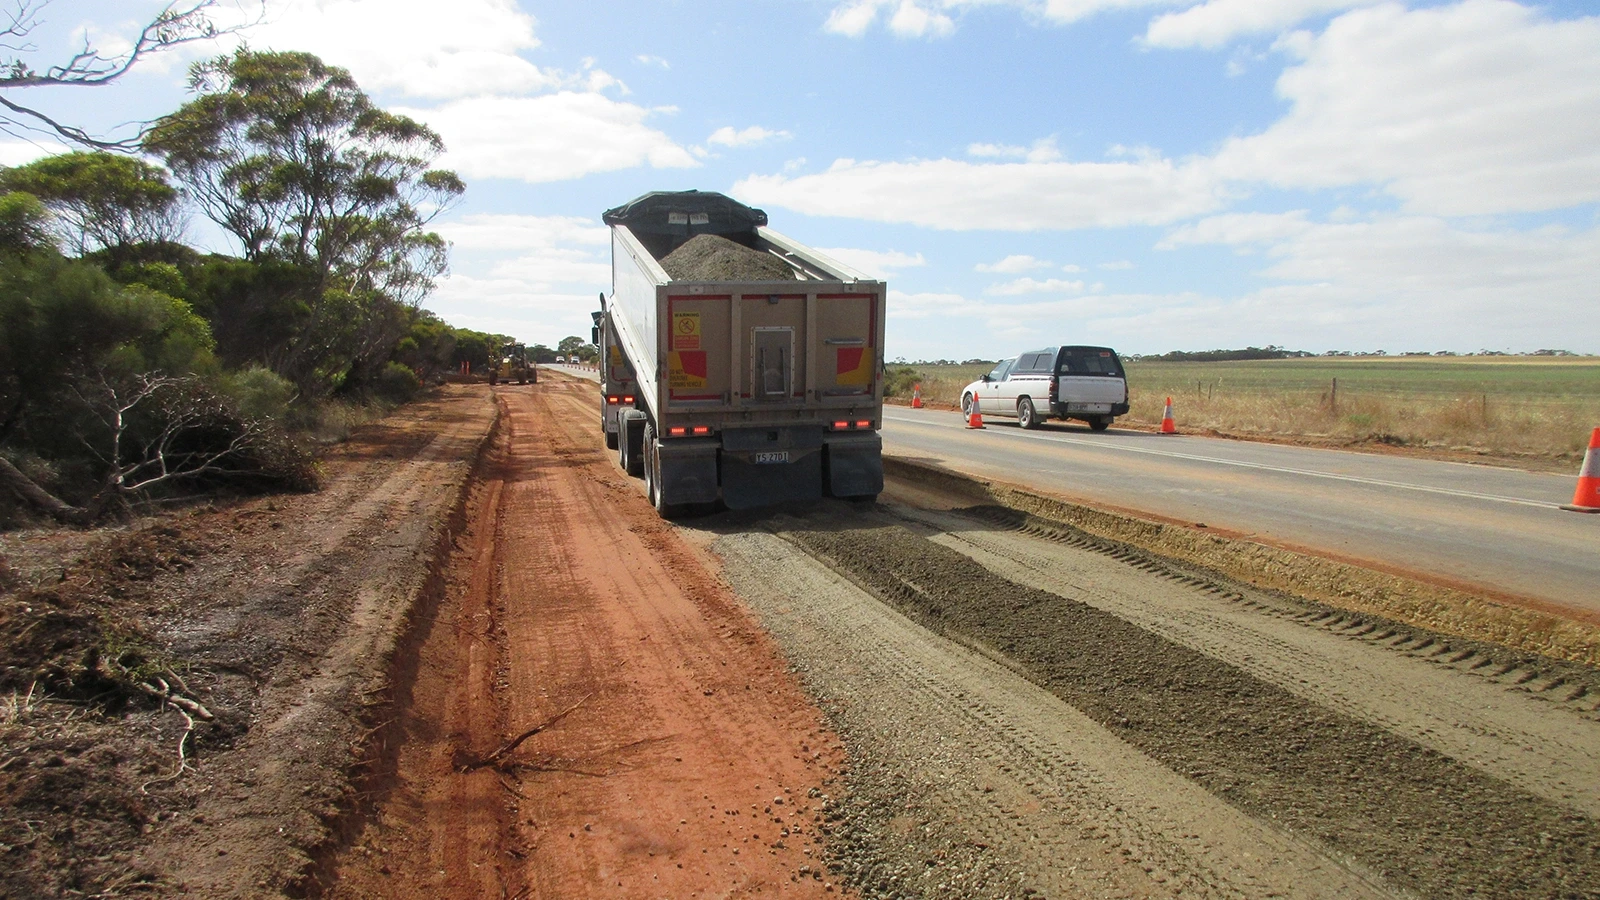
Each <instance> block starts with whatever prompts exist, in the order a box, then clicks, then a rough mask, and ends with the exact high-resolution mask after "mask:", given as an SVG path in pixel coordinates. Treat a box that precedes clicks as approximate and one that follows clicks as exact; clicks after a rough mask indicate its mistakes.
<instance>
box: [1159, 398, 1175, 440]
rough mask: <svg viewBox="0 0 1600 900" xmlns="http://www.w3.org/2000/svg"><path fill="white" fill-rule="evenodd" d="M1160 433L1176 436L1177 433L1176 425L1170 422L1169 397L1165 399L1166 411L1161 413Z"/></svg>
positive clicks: (1170, 399) (1170, 402) (1170, 404)
mask: <svg viewBox="0 0 1600 900" xmlns="http://www.w3.org/2000/svg"><path fill="white" fill-rule="evenodd" d="M1161 433H1162V434H1177V433H1178V426H1177V423H1175V422H1173V421H1172V398H1171V397H1168V398H1167V408H1166V411H1164V412H1162V413H1161Z"/></svg>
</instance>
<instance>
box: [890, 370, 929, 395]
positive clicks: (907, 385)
mask: <svg viewBox="0 0 1600 900" xmlns="http://www.w3.org/2000/svg"><path fill="white" fill-rule="evenodd" d="M921 381H922V373H921V372H919V371H917V370H916V369H913V368H911V367H910V366H894V367H891V368H890V369H888V371H886V372H885V373H884V379H883V395H884V396H885V397H909V396H911V389H912V388H913V387H915V386H916V385H917V384H919V383H920V382H921Z"/></svg>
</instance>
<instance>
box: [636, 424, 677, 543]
mask: <svg viewBox="0 0 1600 900" xmlns="http://www.w3.org/2000/svg"><path fill="white" fill-rule="evenodd" d="M644 492H645V496H647V497H649V498H650V505H651V506H654V507H655V508H656V514H657V515H659V516H661V518H663V519H675V518H677V517H678V516H679V515H681V514H682V513H683V507H682V506H679V505H678V504H676V503H666V502H664V497H665V495H664V494H663V493H662V492H661V442H660V441H658V440H656V426H655V423H653V422H646V423H645V426H644Z"/></svg>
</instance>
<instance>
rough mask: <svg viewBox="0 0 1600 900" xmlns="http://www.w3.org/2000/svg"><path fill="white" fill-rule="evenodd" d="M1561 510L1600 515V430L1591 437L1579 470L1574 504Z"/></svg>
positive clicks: (1573, 499) (1573, 496) (1595, 431)
mask: <svg viewBox="0 0 1600 900" xmlns="http://www.w3.org/2000/svg"><path fill="white" fill-rule="evenodd" d="M1561 508H1562V509H1570V510H1572V511H1573V512H1586V513H1600V428H1596V429H1595V430H1594V433H1593V434H1591V435H1589V449H1588V450H1586V451H1584V454H1583V468H1582V469H1579V470H1578V490H1577V492H1576V493H1574V494H1573V495H1572V502H1571V503H1570V504H1568V505H1566V506H1563V507H1561Z"/></svg>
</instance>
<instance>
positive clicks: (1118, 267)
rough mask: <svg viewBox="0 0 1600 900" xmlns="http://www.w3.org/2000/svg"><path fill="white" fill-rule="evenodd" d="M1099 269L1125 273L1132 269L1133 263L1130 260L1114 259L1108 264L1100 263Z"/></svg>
mask: <svg viewBox="0 0 1600 900" xmlns="http://www.w3.org/2000/svg"><path fill="white" fill-rule="evenodd" d="M1100 268H1102V269H1106V270H1108V271H1112V272H1121V271H1126V270H1128V269H1131V268H1133V261H1132V260H1127V259H1114V260H1112V261H1110V262H1103V263H1101V264H1100Z"/></svg>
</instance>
